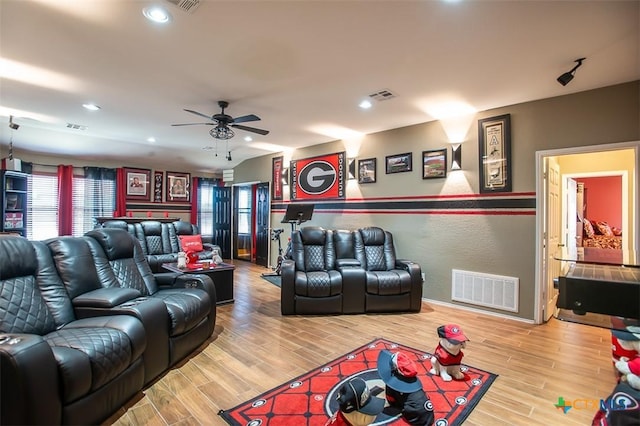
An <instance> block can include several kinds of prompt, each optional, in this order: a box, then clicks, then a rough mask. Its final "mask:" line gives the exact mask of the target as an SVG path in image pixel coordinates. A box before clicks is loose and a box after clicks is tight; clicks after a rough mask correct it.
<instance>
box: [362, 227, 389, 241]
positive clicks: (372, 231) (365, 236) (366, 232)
mask: <svg viewBox="0 0 640 426" xmlns="http://www.w3.org/2000/svg"><path fill="white" fill-rule="evenodd" d="M358 232H360V235H361V236H362V242H363V243H364V245H365V246H380V245H383V244H384V239H385V236H384V230H383V229H382V228H378V227H377V226H370V227H368V228H360V229H359V230H358Z"/></svg>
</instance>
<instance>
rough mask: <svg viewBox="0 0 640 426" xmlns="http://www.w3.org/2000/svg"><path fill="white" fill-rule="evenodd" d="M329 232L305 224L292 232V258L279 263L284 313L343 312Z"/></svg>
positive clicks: (281, 306)
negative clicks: (280, 266)
mask: <svg viewBox="0 0 640 426" xmlns="http://www.w3.org/2000/svg"><path fill="white" fill-rule="evenodd" d="M335 260H336V257H335V251H334V249H333V234H332V232H331V231H328V230H325V229H323V228H320V227H316V226H308V227H305V228H302V229H300V230H299V231H296V232H294V233H292V235H291V259H287V260H284V261H283V262H282V281H281V282H282V284H281V286H282V294H281V304H280V308H281V311H282V314H283V315H290V314H339V313H342V303H343V288H344V286H345V285H347V284H346V283H344V282H343V279H342V275H340V272H338V271H337V270H336V269H335Z"/></svg>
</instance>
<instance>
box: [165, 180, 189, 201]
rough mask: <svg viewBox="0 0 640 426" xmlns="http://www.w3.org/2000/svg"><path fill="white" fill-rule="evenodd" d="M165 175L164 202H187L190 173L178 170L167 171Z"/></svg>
mask: <svg viewBox="0 0 640 426" xmlns="http://www.w3.org/2000/svg"><path fill="white" fill-rule="evenodd" d="M166 175H167V178H166V183H165V200H164V201H165V203H188V202H189V201H190V200H191V197H190V194H191V175H190V174H189V173H179V172H167V173H166Z"/></svg>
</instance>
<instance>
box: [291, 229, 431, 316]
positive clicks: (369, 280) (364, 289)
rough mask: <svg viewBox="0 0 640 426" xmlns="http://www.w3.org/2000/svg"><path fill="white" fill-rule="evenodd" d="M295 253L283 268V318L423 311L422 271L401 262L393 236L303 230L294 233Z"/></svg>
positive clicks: (360, 231)
mask: <svg viewBox="0 0 640 426" xmlns="http://www.w3.org/2000/svg"><path fill="white" fill-rule="evenodd" d="M291 249H292V251H291V258H290V259H287V260H284V261H283V262H282V269H281V276H282V279H281V288H282V290H281V297H280V309H281V312H282V314H283V315H292V314H307V315H308V314H361V313H370V312H420V309H421V305H422V271H421V268H420V266H419V265H418V264H417V263H415V262H412V261H409V260H405V259H398V258H396V253H395V247H394V245H393V237H392V235H391V233H390V232H388V231H384V230H383V229H381V228H378V227H368V228H361V229H358V230H356V231H348V230H325V229H323V228H321V227H317V226H316V227H304V228H301V229H299V230H297V231H294V232H293V233H292V234H291Z"/></svg>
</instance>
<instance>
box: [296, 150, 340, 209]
mask: <svg viewBox="0 0 640 426" xmlns="http://www.w3.org/2000/svg"><path fill="white" fill-rule="evenodd" d="M345 161H346V153H344V152H337V153H335V154H328V155H321V156H318V157H312V158H304V159H301V160H293V161H291V180H292V182H291V200H311V199H333V198H344V193H345Z"/></svg>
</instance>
